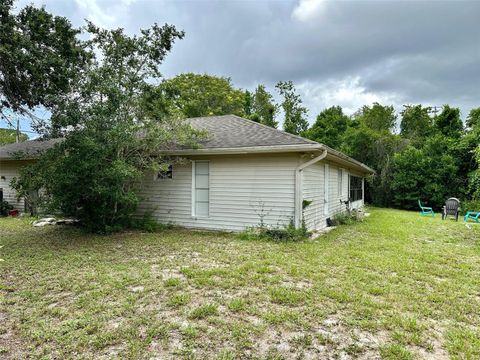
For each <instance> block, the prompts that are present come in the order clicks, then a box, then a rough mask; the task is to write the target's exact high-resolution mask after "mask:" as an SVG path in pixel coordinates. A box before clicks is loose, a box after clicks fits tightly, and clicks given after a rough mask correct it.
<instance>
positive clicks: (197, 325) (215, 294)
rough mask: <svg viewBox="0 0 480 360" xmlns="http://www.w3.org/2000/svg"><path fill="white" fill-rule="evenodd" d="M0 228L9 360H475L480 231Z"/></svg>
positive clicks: (384, 217)
mask: <svg viewBox="0 0 480 360" xmlns="http://www.w3.org/2000/svg"><path fill="white" fill-rule="evenodd" d="M28 222H29V220H28V219H1V220H0V246H3V248H1V249H0V259H2V258H3V259H4V261H2V262H0V358H2V357H4V358H15V359H16V358H21V357H33V358H39V357H45V358H59V359H68V358H87V359H94V358H95V359H98V358H105V359H107V358H126V357H128V358H159V359H164V358H181V357H185V358H208V359H211V358H219V359H234V358H261V359H263V358H265V359H267V358H269V359H281V358H288V359H290V358H306V359H309V358H310V359H317V358H339V359H349V358H363V359H376V358H386V359H411V358H427V359H442V358H450V357H452V358H462V359H463V358H465V359H469V358H470V359H474V358H479V357H480V330H479V329H480V316H479V308H480V227H479V226H473V225H472V229H468V228H466V227H465V226H464V225H463V223H460V222H459V223H455V222H453V221H444V222H442V221H441V220H440V219H439V218H435V219H431V218H426V217H425V218H422V217H420V216H419V215H418V214H416V213H410V212H403V211H396V210H383V209H374V210H372V215H371V216H370V217H369V218H367V220H365V221H364V222H362V223H359V224H355V225H351V226H344V227H340V228H338V229H336V230H334V231H332V232H330V233H328V234H326V235H324V236H323V237H321V238H319V239H318V240H316V241H309V242H305V243H290V244H277V243H271V242H261V241H253V240H252V241H247V240H239V239H238V238H237V236H235V235H231V234H219V233H207V232H191V231H184V230H169V231H166V232H162V233H157V234H143V233H123V234H118V235H113V236H109V237H101V236H91V235H85V234H82V233H81V232H79V231H77V230H75V229H70V228H62V227H48V228H33V227H31V226H29V223H28Z"/></svg>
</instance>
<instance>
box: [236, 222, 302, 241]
mask: <svg viewBox="0 0 480 360" xmlns="http://www.w3.org/2000/svg"><path fill="white" fill-rule="evenodd" d="M309 235H310V233H309V232H308V231H307V229H306V228H305V227H304V226H302V227H301V228H299V229H295V226H294V225H293V224H289V225H287V226H284V227H276V228H267V227H262V226H259V227H250V228H247V229H245V230H244V231H242V232H241V233H240V234H239V237H240V239H242V240H270V241H276V242H289V241H292V242H295V241H302V240H305V239H306V238H308V236H309Z"/></svg>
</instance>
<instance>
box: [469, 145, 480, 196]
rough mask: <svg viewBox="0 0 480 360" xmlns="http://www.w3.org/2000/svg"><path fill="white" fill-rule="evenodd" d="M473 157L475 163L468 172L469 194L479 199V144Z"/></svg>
mask: <svg viewBox="0 0 480 360" xmlns="http://www.w3.org/2000/svg"><path fill="white" fill-rule="evenodd" d="M477 144H478V143H477ZM474 159H475V165H474V166H473V170H472V171H471V172H470V174H469V178H470V179H469V180H470V181H469V190H470V191H469V194H470V197H471V198H472V199H474V200H479V201H480V145H477V147H476V149H475V150H474Z"/></svg>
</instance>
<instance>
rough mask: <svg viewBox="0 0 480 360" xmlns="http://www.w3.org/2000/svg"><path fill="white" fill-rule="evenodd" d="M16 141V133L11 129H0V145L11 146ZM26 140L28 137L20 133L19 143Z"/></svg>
mask: <svg viewBox="0 0 480 360" xmlns="http://www.w3.org/2000/svg"><path fill="white" fill-rule="evenodd" d="M16 140H17V131H16V130H13V129H0V145H6V144H13V143H14V142H16ZM26 140H28V135H27V134H24V133H20V141H26Z"/></svg>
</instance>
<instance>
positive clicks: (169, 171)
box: [157, 165, 173, 180]
mask: <svg viewBox="0 0 480 360" xmlns="http://www.w3.org/2000/svg"><path fill="white" fill-rule="evenodd" d="M172 177H173V166H172V165H168V167H165V168H164V169H162V170H160V171H159V172H158V173H157V180H165V179H171V178H172Z"/></svg>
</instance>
